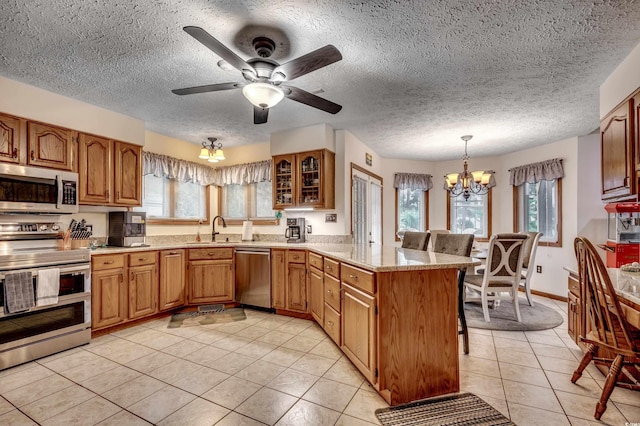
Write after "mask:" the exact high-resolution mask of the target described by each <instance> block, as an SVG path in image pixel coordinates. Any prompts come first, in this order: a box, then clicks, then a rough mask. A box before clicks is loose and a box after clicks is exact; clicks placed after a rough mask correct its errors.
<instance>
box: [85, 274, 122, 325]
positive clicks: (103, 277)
mask: <svg viewBox="0 0 640 426" xmlns="http://www.w3.org/2000/svg"><path fill="white" fill-rule="evenodd" d="M93 263H94V264H95V262H93ZM123 263H124V262H123ZM93 269H94V271H93V272H92V274H91V328H93V329H100V328H105V327H109V326H112V325H116V324H120V323H121V322H124V320H125V319H126V318H127V285H126V283H125V281H124V267H119V268H114V269H105V270H95V267H94V268H93Z"/></svg>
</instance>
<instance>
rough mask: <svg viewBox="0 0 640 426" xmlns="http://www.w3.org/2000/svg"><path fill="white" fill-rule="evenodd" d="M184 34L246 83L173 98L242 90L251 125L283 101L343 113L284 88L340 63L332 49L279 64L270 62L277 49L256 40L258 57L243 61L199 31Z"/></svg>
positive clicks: (307, 94) (191, 29)
mask: <svg viewBox="0 0 640 426" xmlns="http://www.w3.org/2000/svg"><path fill="white" fill-rule="evenodd" d="M184 30H185V31H186V32H187V33H188V34H189V35H191V36H192V37H193V38H195V39H196V40H198V41H199V42H200V43H202V44H203V45H205V46H206V47H207V48H209V49H210V50H211V51H212V52H213V53H215V54H217V55H218V56H220V57H221V58H222V59H223V60H224V61H226V62H227V63H228V64H229V65H231V66H232V67H234V68H235V69H237V70H238V71H240V72H241V73H242V77H243V78H244V79H245V82H240V83H218V84H207V85H204V86H196V87H187V88H184V89H174V90H172V92H173V93H175V94H176V95H193V94H196V93H207V92H217V91H220V90H231V89H242V94H243V95H244V96H245V97H246V98H247V100H249V102H251V103H252V104H253V123H254V124H263V123H266V122H267V118H268V116H269V108H271V107H273V106H275V105H276V104H278V102H280V101H281V100H282V99H284V98H287V99H291V100H293V101H296V102H300V103H301V104H305V105H309V106H310V107H313V108H317V109H320V110H322V111H325V112H328V113H330V114H337V113H338V112H339V111H340V110H341V109H342V106H341V105H338V104H336V103H333V102H331V101H329V100H327V99H324V98H321V97H320V96H317V95H314V94H313V93H310V92H307V91H306V90H302V89H300V88H297V87H294V86H288V85H285V84H283V83H286V82H288V81H291V80H294V79H296V78H298V77H301V76H303V75H305V74H308V73H310V72H312V71H315V70H318V69H320V68H323V67H326V66H327V65H331V64H332V63H334V62H338V61H340V60H341V59H342V55H341V54H340V51H339V50H338V49H336V48H335V47H334V46H332V45H330V44H329V45H326V46H324V47H321V48H320V49H317V50H314V51H313V52H310V53H307V54H306V55H303V56H300V57H299V58H296V59H292V60H291V61H289V62H285V63H284V64H279V63H278V62H276V61H274V60H273V59H269V57H270V56H271V54H272V53H273V51H274V49H275V46H276V44H275V43H274V42H273V40H271V39H270V38H268V37H256V38H255V39H254V40H253V48H254V50H255V51H256V54H257V55H258V57H256V58H252V59H249V60H247V61H244V60H243V59H242V58H240V57H239V56H238V55H236V54H235V53H234V52H233V51H232V50H230V49H229V48H228V47H226V46H225V45H224V44H222V43H220V42H219V41H218V40H216V39H215V38H213V36H211V35H210V34H209V33H208V32H206V31H205V30H203V29H202V28H200V27H193V26H188V27H184Z"/></svg>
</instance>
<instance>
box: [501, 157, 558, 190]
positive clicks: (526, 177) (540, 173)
mask: <svg viewBox="0 0 640 426" xmlns="http://www.w3.org/2000/svg"><path fill="white" fill-rule="evenodd" d="M509 172H510V173H511V174H510V176H509V183H510V184H511V185H513V186H520V185H522V184H523V183H525V182H527V183H536V182H540V181H541V180H554V179H560V178H562V177H563V176H564V168H563V167H562V158H554V159H552V160H546V161H541V162H539V163H532V164H525V165H524V166H519V167H514V168H512V169H511V170H509Z"/></svg>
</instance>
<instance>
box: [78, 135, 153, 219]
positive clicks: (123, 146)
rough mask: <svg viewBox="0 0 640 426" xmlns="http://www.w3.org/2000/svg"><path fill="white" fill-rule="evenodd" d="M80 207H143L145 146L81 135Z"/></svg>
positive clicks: (79, 148) (79, 147) (79, 149)
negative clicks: (87, 205)
mask: <svg viewBox="0 0 640 426" xmlns="http://www.w3.org/2000/svg"><path fill="white" fill-rule="evenodd" d="M79 140H80V142H79V146H78V151H79V157H80V167H79V170H78V172H79V175H80V197H79V202H80V204H93V205H116V206H140V205H141V204H142V147H140V146H138V145H132V144H128V143H124V142H117V141H112V140H110V139H106V138H102V137H99V136H94V135H88V134H84V133H81V134H80V137H79Z"/></svg>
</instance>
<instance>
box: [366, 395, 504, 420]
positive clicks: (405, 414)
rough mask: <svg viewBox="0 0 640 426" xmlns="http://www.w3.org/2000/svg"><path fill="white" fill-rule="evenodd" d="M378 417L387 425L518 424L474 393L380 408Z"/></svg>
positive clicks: (377, 413) (377, 411) (377, 412)
mask: <svg viewBox="0 0 640 426" xmlns="http://www.w3.org/2000/svg"><path fill="white" fill-rule="evenodd" d="M376 417H377V418H378V420H380V423H382V425H383V426H396V425H397V426H400V425H415V426H417V425H421V426H422V425H425V426H440V425H442V426H445V425H456V426H458V425H486V426H490V425H514V423H512V422H510V421H509V419H507V418H506V417H505V416H503V415H502V414H501V413H500V412H499V411H498V410H496V409H495V408H493V407H492V406H491V405H489V404H487V403H486V402H484V401H483V400H482V399H480V398H479V397H477V396H476V395H474V394H472V393H461V394H456V395H450V396H443V397H436V398H430V399H424V400H421V401H416V402H411V403H409V404H404V405H398V406H397V407H390V408H379V409H377V410H376Z"/></svg>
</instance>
